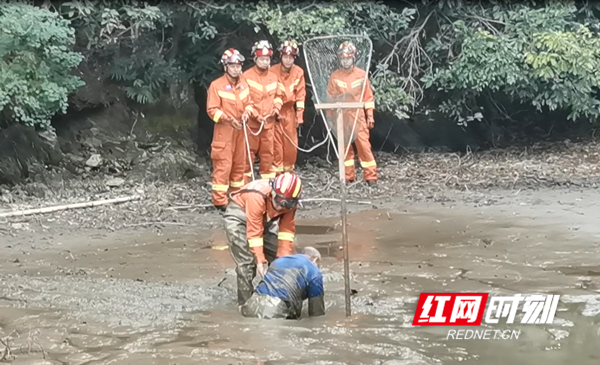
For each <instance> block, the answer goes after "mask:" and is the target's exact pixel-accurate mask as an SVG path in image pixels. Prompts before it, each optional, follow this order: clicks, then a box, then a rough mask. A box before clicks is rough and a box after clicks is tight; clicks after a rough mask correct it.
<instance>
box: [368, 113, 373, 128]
mask: <svg viewBox="0 0 600 365" xmlns="http://www.w3.org/2000/svg"><path fill="white" fill-rule="evenodd" d="M373 127H375V119H374V118H373V115H372V114H369V115H367V128H369V129H373Z"/></svg>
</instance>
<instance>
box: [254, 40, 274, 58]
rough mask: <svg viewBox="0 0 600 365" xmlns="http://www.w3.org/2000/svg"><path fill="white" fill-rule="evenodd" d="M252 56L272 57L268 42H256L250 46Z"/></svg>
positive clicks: (271, 49)
mask: <svg viewBox="0 0 600 365" xmlns="http://www.w3.org/2000/svg"><path fill="white" fill-rule="evenodd" d="M252 56H256V57H260V56H269V57H270V56H273V46H271V43H269V41H258V42H256V43H254V46H252Z"/></svg>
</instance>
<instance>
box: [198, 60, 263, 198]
mask: <svg viewBox="0 0 600 365" xmlns="http://www.w3.org/2000/svg"><path fill="white" fill-rule="evenodd" d="M243 62H244V56H243V55H242V54H240V52H238V51H237V50H235V49H233V48H230V49H228V50H226V51H225V52H224V53H223V55H222V57H221V64H222V65H223V68H224V71H225V74H224V75H223V76H221V77H219V78H218V79H216V80H214V81H213V82H212V83H211V84H210V86H209V87H208V98H207V101H206V112H207V113H208V116H209V117H210V118H211V119H212V120H213V121H214V122H215V128H214V133H213V140H212V144H211V152H210V158H211V159H212V162H213V173H212V200H213V205H214V206H215V207H216V208H217V209H219V210H225V207H226V206H227V204H228V203H229V199H228V198H227V192H228V191H236V190H239V189H240V188H241V187H242V186H243V185H244V168H245V161H246V155H247V154H246V145H245V140H244V132H243V131H242V127H243V122H244V121H245V120H247V119H248V118H249V117H251V116H253V115H256V111H255V110H254V108H253V102H252V99H251V98H250V88H249V86H248V84H247V83H246V82H245V81H244V80H243V78H241V77H240V76H241V75H242V64H243Z"/></svg>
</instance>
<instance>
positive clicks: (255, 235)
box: [246, 194, 267, 264]
mask: <svg viewBox="0 0 600 365" xmlns="http://www.w3.org/2000/svg"><path fill="white" fill-rule="evenodd" d="M250 195H251V196H249V197H248V200H247V202H246V238H247V240H248V245H249V246H250V250H251V251H252V253H253V254H254V257H255V258H256V263H257V264H266V263H267V259H266V257H265V253H264V250H263V244H264V242H263V237H264V224H265V223H264V216H265V211H266V209H267V207H266V202H265V199H264V198H263V197H262V196H260V195H259V194H250Z"/></svg>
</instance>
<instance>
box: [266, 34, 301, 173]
mask: <svg viewBox="0 0 600 365" xmlns="http://www.w3.org/2000/svg"><path fill="white" fill-rule="evenodd" d="M298 51H299V49H298V44H297V43H296V42H295V41H293V40H287V41H285V42H283V43H282V44H281V45H280V47H279V52H280V55H281V63H278V64H276V65H274V66H273V67H272V68H271V71H272V72H273V73H275V74H276V75H277V77H278V78H279V83H280V85H281V86H283V106H282V107H281V112H280V113H279V118H278V119H277V123H275V139H274V145H273V147H274V151H273V155H274V157H273V166H274V168H275V173H276V174H281V173H282V172H292V171H294V167H295V164H296V159H297V157H298V149H297V148H298V147H297V146H298V127H299V126H300V125H301V124H302V123H303V122H304V100H305V98H306V81H305V78H304V70H302V68H300V67H299V66H297V65H295V64H294V62H295V59H296V57H297V56H298Z"/></svg>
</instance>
